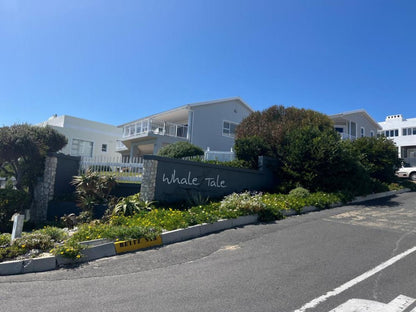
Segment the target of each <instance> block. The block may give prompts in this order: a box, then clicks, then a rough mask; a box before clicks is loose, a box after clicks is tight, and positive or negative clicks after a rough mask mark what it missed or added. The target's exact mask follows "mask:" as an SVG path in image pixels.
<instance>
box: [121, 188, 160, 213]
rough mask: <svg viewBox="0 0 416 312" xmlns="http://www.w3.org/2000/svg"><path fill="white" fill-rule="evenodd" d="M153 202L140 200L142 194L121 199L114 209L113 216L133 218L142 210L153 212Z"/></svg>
mask: <svg viewBox="0 0 416 312" xmlns="http://www.w3.org/2000/svg"><path fill="white" fill-rule="evenodd" d="M152 204H153V202H149V201H144V200H141V199H140V193H137V194H134V195H130V196H127V197H123V198H120V199H119V201H118V202H117V204H116V205H115V207H114V209H113V215H124V216H131V215H134V214H135V213H138V212H140V211H142V210H151V209H152Z"/></svg>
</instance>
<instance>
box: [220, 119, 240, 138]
mask: <svg viewBox="0 0 416 312" xmlns="http://www.w3.org/2000/svg"><path fill="white" fill-rule="evenodd" d="M237 126H238V124H237V123H235V122H231V121H224V123H223V126H222V135H223V136H228V137H232V138H233V137H234V136H235V128H236V127H237Z"/></svg>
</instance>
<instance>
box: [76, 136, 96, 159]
mask: <svg viewBox="0 0 416 312" xmlns="http://www.w3.org/2000/svg"><path fill="white" fill-rule="evenodd" d="M93 144H94V143H93V142H90V141H84V140H80V139H72V146H71V155H72V156H87V157H92V147H93Z"/></svg>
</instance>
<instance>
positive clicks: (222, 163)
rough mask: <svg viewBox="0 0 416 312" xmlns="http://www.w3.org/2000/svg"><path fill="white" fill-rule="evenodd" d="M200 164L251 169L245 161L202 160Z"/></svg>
mask: <svg viewBox="0 0 416 312" xmlns="http://www.w3.org/2000/svg"><path fill="white" fill-rule="evenodd" d="M202 162H204V163H207V164H213V165H220V166H225V167H231V168H241V169H252V166H251V165H250V164H249V163H248V162H247V161H245V160H241V159H234V160H231V161H219V160H204V161H202Z"/></svg>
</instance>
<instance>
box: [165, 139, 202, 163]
mask: <svg viewBox="0 0 416 312" xmlns="http://www.w3.org/2000/svg"><path fill="white" fill-rule="evenodd" d="M158 155H159V156H164V157H170V158H178V159H180V158H184V157H193V156H201V155H204V151H203V150H202V149H201V148H200V147H198V146H196V145H193V144H191V143H189V142H187V141H179V142H175V143H173V144H170V145H167V146H165V147H162V148H161V149H160V150H159V152H158Z"/></svg>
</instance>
